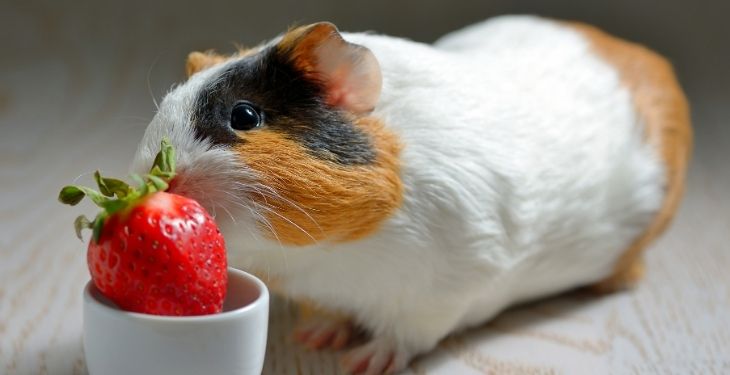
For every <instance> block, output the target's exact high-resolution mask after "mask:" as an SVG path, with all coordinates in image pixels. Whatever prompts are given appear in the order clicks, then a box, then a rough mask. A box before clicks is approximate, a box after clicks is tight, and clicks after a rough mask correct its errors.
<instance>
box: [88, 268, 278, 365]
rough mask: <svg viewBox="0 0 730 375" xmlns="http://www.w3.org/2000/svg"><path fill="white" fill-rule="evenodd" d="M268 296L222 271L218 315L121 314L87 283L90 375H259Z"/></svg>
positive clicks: (257, 283) (251, 281) (253, 281)
mask: <svg viewBox="0 0 730 375" xmlns="http://www.w3.org/2000/svg"><path fill="white" fill-rule="evenodd" d="M268 318H269V292H268V291H267V289H266V286H265V285H264V283H263V282H261V280H259V279H257V278H256V277H254V276H252V275H250V274H248V273H246V272H243V271H239V270H236V269H233V268H229V269H228V291H227V294H226V300H225V303H224V304H223V312H221V313H220V314H211V315H203V316H191V317H168V316H157V315H149V314H139V313H132V312H127V311H122V310H120V309H119V308H117V307H116V306H114V304H113V303H111V302H110V301H109V300H107V299H106V298H104V296H102V295H101V293H100V292H99V290H98V289H96V287H95V286H94V284H93V283H92V282H89V283H88V284H87V285H86V288H84V352H85V354H86V366H87V368H88V369H89V373H90V374H91V375H130V374H134V375H146V374H149V375H166V374H171V375H187V374H190V375H207V374H210V375H224V374H231V375H233V374H236V375H241V374H260V373H261V370H262V368H263V364H264V356H265V354H266V332H267V328H268Z"/></svg>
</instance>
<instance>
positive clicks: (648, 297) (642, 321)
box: [0, 4, 730, 374]
mask: <svg viewBox="0 0 730 375" xmlns="http://www.w3.org/2000/svg"><path fill="white" fill-rule="evenodd" d="M57 10H60V8H59V9H57ZM54 11H56V9H49V8H33V7H31V6H29V5H20V4H16V5H12V6H8V7H7V9H2V11H0V25H2V27H3V32H2V33H0V34H2V35H5V36H7V35H14V34H15V33H21V32H22V33H23V34H24V37H25V39H23V41H22V43H21V42H19V41H18V40H16V39H13V40H11V41H10V42H9V43H4V45H5V46H8V47H7V48H9V53H4V54H3V57H2V58H0V72H2V73H0V134H1V135H0V374H2V373H7V374H84V373H85V372H86V369H85V366H84V359H83V353H82V351H81V288H82V286H83V284H84V283H85V282H86V280H88V271H87V270H86V269H85V264H84V261H85V257H84V253H83V249H84V247H85V246H84V245H82V244H81V243H80V242H78V240H77V239H76V238H75V236H74V234H73V230H72V226H71V223H72V220H73V218H74V217H75V216H76V214H78V213H81V212H86V213H90V212H91V211H92V207H91V205H89V204H83V205H82V206H81V208H79V209H69V208H67V207H62V206H61V205H60V204H58V203H57V202H56V200H55V197H56V194H57V192H58V189H59V188H60V187H61V186H62V185H64V184H67V183H69V182H71V181H72V180H74V178H76V177H77V176H78V181H77V182H79V183H85V184H90V183H91V181H92V179H91V175H90V174H88V173H85V174H83V175H80V174H81V173H84V172H89V171H93V169H94V168H97V167H101V168H103V170H104V172H105V173H108V174H110V175H113V174H116V175H123V174H124V173H125V172H126V169H127V166H128V165H129V163H130V161H131V160H130V159H131V157H132V154H133V150H134V148H135V147H136V144H137V142H138V141H139V139H140V138H141V135H142V132H143V130H144V128H145V126H146V124H147V123H148V121H149V119H150V117H151V116H152V112H151V110H150V106H151V105H150V103H151V102H152V99H151V98H150V95H149V94H148V88H147V87H148V82H151V86H152V87H153V88H154V90H151V91H153V92H154V96H155V97H158V98H159V96H160V95H161V94H162V93H163V92H164V87H166V86H169V85H170V84H171V83H172V82H174V81H176V80H179V79H181V77H182V72H183V62H182V60H180V58H181V57H180V56H184V51H180V50H181V48H182V47H181V46H179V45H175V44H174V43H175V41H178V40H179V39H180V38H177V37H176V36H178V35H181V33H184V32H185V31H187V29H186V27H187V26H188V25H185V24H183V23H181V22H175V21H174V20H171V19H166V20H164V22H160V23H154V24H153V25H151V26H150V25H144V28H145V30H149V29H150V28H151V29H153V30H154V31H155V33H152V34H149V35H148V34H144V35H143V33H142V32H140V31H137V30H141V29H140V28H136V27H131V26H129V25H132V24H134V22H135V21H136V20H135V19H134V17H133V15H132V14H130V13H125V12H123V11H120V12H111V13H110V14H113V15H114V17H110V14H107V13H108V12H106V11H104V10H103V9H96V13H91V16H89V17H88V20H86V21H85V22H76V20H75V19H72V18H69V17H66V18H64V17H60V18H58V17H57V16H56V13H55V12H54ZM156 11H157V12H160V13H163V10H162V9H157V10H156ZM101 15H103V16H104V17H99V16H101ZM323 17H326V15H323ZM139 22H142V23H143V21H139ZM5 28H7V30H17V31H15V32H14V33H10V32H7V33H6V32H5V30H6V29H5ZM119 30H128V32H123V33H122V32H119ZM139 40H145V41H147V43H141V44H140V43H138V41H139ZM160 40H170V41H172V42H170V45H169V46H168V47H169V49H167V50H164V51H161V50H159V49H158V48H156V47H153V46H155V43H158V44H159V41H160ZM195 40H198V41H200V40H205V39H204V38H203V37H199V36H198V37H197V39H195ZM90 45H93V46H94V48H90V47H89V46H90ZM170 51H174V52H170ZM150 56H151V57H150ZM160 56H161V57H160ZM155 57H160V59H162V60H165V59H170V60H171V61H175V62H176V63H177V64H178V65H174V64H172V63H171V64H170V65H164V69H163V68H159V67H158V68H151V66H152V63H153V61H154V60H155ZM172 57H174V58H175V59H172ZM703 61H707V60H703ZM176 66H177V69H178V70H177V71H175V70H174V69H176V68H175V67H176ZM150 70H152V73H151V74H150ZM148 77H151V79H148ZM689 86H690V87H698V84H697V83H693V82H690V83H689ZM690 99H691V101H692V103H693V108H694V113H693V115H694V118H695V123H696V124H697V127H698V132H697V144H696V152H695V158H694V160H693V163H692V167H691V169H690V173H689V184H688V191H687V195H686V199H685V200H684V202H683V204H682V208H681V210H680V213H679V216H678V218H677V220H676V221H675V223H674V224H673V226H672V227H671V229H670V231H669V232H668V233H667V234H666V235H665V236H663V237H662V238H661V239H660V241H659V242H658V243H656V244H655V245H654V246H653V247H652V248H651V249H650V251H649V252H648V261H647V278H646V280H645V281H644V282H642V283H641V284H640V286H639V287H638V288H637V289H636V290H634V291H632V292H627V293H621V294H616V295H611V296H606V297H602V298H595V297H590V296H586V295H581V294H577V293H573V294H568V295H564V296H560V297H557V298H552V299H547V300H544V301H541V302H538V303H535V304H531V305H528V306H524V307H519V308H516V309H513V310H511V311H508V312H506V313H504V314H502V315H501V316H500V317H499V318H497V319H496V320H495V321H493V322H491V323H489V324H486V325H484V326H482V327H480V328H477V329H474V330H471V331H468V332H465V333H463V334H460V335H456V336H455V337H453V338H450V339H448V340H446V341H445V342H444V343H443V344H442V345H441V346H440V347H439V348H438V349H437V350H435V351H434V352H432V353H430V354H429V355H427V356H424V357H422V358H419V359H418V360H417V361H416V362H415V363H414V364H413V365H412V366H411V371H413V372H414V373H427V374H453V373H466V374H471V373H473V374H478V373H536V374H543V373H544V374H553V373H556V374H560V373H677V374H684V373H709V374H712V373H717V374H721V373H729V372H730V276H729V273H728V271H727V269H728V268H729V267H730V245H729V243H730V235H729V234H728V233H730V199H728V198H727V193H728V191H730V168H728V167H727V164H726V162H727V160H728V158H730V152H729V151H728V150H730V129H728V128H727V127H726V126H724V125H725V124H726V123H727V121H728V118H729V115H730V113H729V110H728V108H727V99H726V98H725V99H723V98H722V96H721V95H720V94H717V95H710V94H708V95H706V96H700V95H698V96H694V97H693V96H692V93H690ZM271 319H272V320H271V334H270V343H269V345H270V347H269V351H268V355H267V364H266V368H265V373H270V374H289V373H291V374H297V373H301V374H327V373H337V362H336V357H335V356H334V355H332V354H330V353H323V354H322V353H311V352H305V351H303V350H301V349H299V348H297V347H296V346H293V345H291V344H290V343H289V341H288V335H289V330H290V328H291V326H292V325H293V322H294V320H293V307H292V306H290V305H289V304H287V303H286V302H283V301H279V300H277V301H275V302H274V305H273V312H272V316H271Z"/></svg>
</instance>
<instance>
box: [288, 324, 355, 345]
mask: <svg viewBox="0 0 730 375" xmlns="http://www.w3.org/2000/svg"><path fill="white" fill-rule="evenodd" d="M354 336H355V326H354V325H353V324H352V322H351V321H350V320H348V319H346V318H333V317H327V316H312V317H309V318H308V319H304V320H302V321H300V322H299V323H298V324H297V327H296V328H295V329H294V336H293V337H294V340H295V341H296V342H298V343H300V344H302V345H304V346H305V347H307V348H309V349H312V350H321V349H334V350H339V349H342V348H344V347H345V346H346V345H347V344H349V343H350V341H351V340H352V339H353V338H354Z"/></svg>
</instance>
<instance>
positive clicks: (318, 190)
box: [237, 117, 403, 246]
mask: <svg viewBox="0 0 730 375" xmlns="http://www.w3.org/2000/svg"><path fill="white" fill-rule="evenodd" d="M355 124H356V126H357V127H358V128H360V129H361V130H363V131H365V132H366V133H367V134H368V135H370V138H371V140H372V142H373V145H374V149H375V150H376V159H375V162H374V163H373V164H371V165H355V166H353V165H349V166H348V165H340V164H337V163H335V162H333V161H328V160H323V159H321V158H318V157H315V156H313V155H312V154H310V153H309V152H308V151H307V150H306V149H305V148H304V147H303V146H301V145H300V144H299V143H297V142H296V141H294V140H292V139H289V138H287V137H286V135H284V134H282V133H278V132H275V131H271V130H260V131H252V132H248V133H245V134H242V135H241V137H242V138H244V139H245V140H246V142H243V143H242V144H241V145H239V146H237V151H238V152H239V154H240V155H241V157H242V159H243V161H244V162H245V163H246V165H248V166H249V167H250V168H252V169H253V170H254V171H256V172H258V175H259V178H260V180H261V182H262V183H263V184H265V185H267V186H269V187H271V188H273V189H274V190H275V191H276V192H277V193H278V194H280V196H281V197H280V198H276V197H273V198H272V197H263V196H258V195H255V194H254V195H253V196H252V197H251V198H252V199H254V200H256V201H257V203H259V204H260V205H263V206H266V207H269V208H270V209H271V210H272V212H264V213H263V214H264V215H265V216H266V218H267V219H268V221H269V223H270V225H271V227H270V228H269V227H268V226H266V225H261V229H262V230H263V231H264V232H265V233H268V234H269V237H271V238H272V239H278V240H279V241H281V242H282V243H284V244H287V245H300V246H302V245H309V244H313V243H316V242H319V241H322V240H328V241H333V242H344V241H352V240H356V239H359V238H362V237H364V236H366V235H368V234H370V233H372V232H373V231H375V230H376V229H377V228H378V226H379V225H380V224H381V223H382V222H383V221H384V220H385V219H387V218H388V217H389V216H390V215H391V214H392V213H393V212H394V211H395V210H396V209H397V208H398V207H400V205H401V202H402V199H403V184H402V182H401V179H400V176H399V171H400V165H399V160H398V155H399V153H400V149H401V145H400V143H399V142H398V139H397V138H396V136H395V134H393V133H391V132H390V131H388V130H387V129H385V127H384V126H383V124H382V123H381V122H380V121H379V120H378V119H376V118H373V117H363V118H360V119H358V120H356V121H355Z"/></svg>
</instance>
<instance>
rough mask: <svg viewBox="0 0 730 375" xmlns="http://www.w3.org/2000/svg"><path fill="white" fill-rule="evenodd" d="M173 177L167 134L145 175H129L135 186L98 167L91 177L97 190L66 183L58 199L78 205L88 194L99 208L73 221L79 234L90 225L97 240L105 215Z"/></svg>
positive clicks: (165, 184)
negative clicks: (105, 175) (93, 212)
mask: <svg viewBox="0 0 730 375" xmlns="http://www.w3.org/2000/svg"><path fill="white" fill-rule="evenodd" d="M174 177H175V149H174V148H173V147H172V145H171V144H170V142H169V141H168V140H167V138H163V139H162V142H161V144H160V152H158V153H157V156H156V157H155V161H154V163H153V164H152V168H150V171H149V173H148V174H146V175H144V176H139V175H136V174H135V175H132V176H131V179H132V180H134V181H135V182H136V183H137V185H138V186H137V187H134V186H130V185H129V184H127V183H126V182H124V181H122V180H118V179H115V178H109V177H102V176H101V173H100V172H99V171H96V172H94V180H95V181H96V184H97V185H98V186H99V191H96V190H94V189H90V188H88V187H85V186H78V185H68V186H64V187H63V188H62V189H61V192H60V193H59V195H58V200H59V201H60V202H61V203H63V204H68V205H71V206H75V205H77V204H78V203H79V202H81V201H82V200H83V199H84V197H86V196H88V197H89V199H91V201H92V202H94V203H95V204H96V205H97V206H99V207H101V208H102V211H101V212H99V213H98V214H97V215H96V217H95V218H94V221H89V219H87V218H86V216H83V215H81V216H79V217H77V218H76V220H75V221H74V228H75V230H76V236H78V237H79V239H82V237H81V231H82V230H83V229H92V232H93V240H94V241H96V242H98V241H99V237H100V236H101V231H102V228H103V226H104V221H105V219H106V218H107V217H108V216H110V215H113V214H114V213H116V212H118V211H121V210H124V209H126V208H127V207H130V206H133V205H134V204H136V203H137V202H138V201H139V200H140V199H142V198H144V197H145V196H147V195H150V194H153V193H156V192H158V191H165V190H167V188H168V187H169V181H170V180H172V179H173V178H174Z"/></svg>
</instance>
